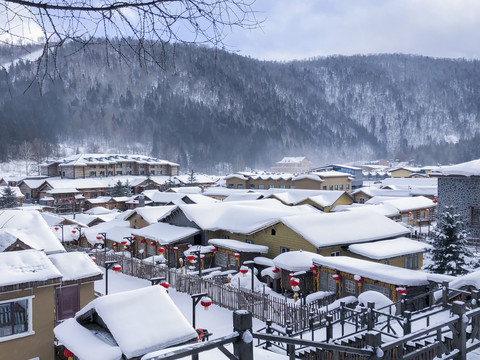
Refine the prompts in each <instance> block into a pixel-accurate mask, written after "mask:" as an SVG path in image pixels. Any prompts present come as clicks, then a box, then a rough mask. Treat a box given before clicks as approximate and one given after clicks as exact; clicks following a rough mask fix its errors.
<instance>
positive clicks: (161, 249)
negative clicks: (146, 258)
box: [157, 247, 165, 254]
mask: <svg viewBox="0 0 480 360" xmlns="http://www.w3.org/2000/svg"><path fill="white" fill-rule="evenodd" d="M157 251H158V252H159V253H160V254H163V253H164V252H165V248H164V247H159V248H158V249H157Z"/></svg>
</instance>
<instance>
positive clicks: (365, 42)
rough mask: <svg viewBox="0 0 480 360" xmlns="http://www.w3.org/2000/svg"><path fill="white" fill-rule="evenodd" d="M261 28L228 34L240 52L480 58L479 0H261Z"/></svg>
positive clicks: (269, 56)
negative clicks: (390, 54) (389, 54)
mask: <svg viewBox="0 0 480 360" xmlns="http://www.w3.org/2000/svg"><path fill="white" fill-rule="evenodd" d="M254 9H255V10H256V11H258V12H259V14H258V17H259V18H262V17H263V18H264V19H265V21H264V23H263V24H262V26H261V29H257V30H242V29H235V30H234V33H233V34H230V35H229V36H228V38H227V39H226V43H227V45H229V49H231V50H234V51H237V52H238V53H239V54H240V55H248V56H251V57H254V58H259V59H266V60H291V59H302V58H308V57H313V56H326V55H334V54H342V55H352V54H372V53H407V54H419V55H428V56H434V57H451V58H458V57H464V58H469V59H472V58H480V39H479V35H480V1H479V0H295V1H292V0H257V1H256V3H255V5H254Z"/></svg>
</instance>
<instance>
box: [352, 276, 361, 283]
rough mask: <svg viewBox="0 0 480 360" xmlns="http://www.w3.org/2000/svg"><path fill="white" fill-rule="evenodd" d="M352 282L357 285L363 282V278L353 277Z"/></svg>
mask: <svg viewBox="0 0 480 360" xmlns="http://www.w3.org/2000/svg"><path fill="white" fill-rule="evenodd" d="M353 280H355V282H356V283H357V284H360V283H361V282H363V278H362V277H361V276H360V275H354V276H353Z"/></svg>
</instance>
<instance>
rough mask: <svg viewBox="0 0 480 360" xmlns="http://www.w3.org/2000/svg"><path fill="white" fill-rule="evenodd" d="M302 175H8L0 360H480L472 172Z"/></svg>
mask: <svg viewBox="0 0 480 360" xmlns="http://www.w3.org/2000/svg"><path fill="white" fill-rule="evenodd" d="M310 166H311V164H310V163H309V161H308V159H307V158H305V157H285V158H283V159H281V160H279V161H278V162H277V163H276V164H274V165H273V164H272V169H269V170H272V171H264V172H237V173H232V174H228V175H226V176H211V175H203V174H196V173H194V172H191V173H189V174H185V175H179V173H180V171H179V164H176V163H173V162H170V161H166V160H161V159H158V158H153V157H148V156H141V155H127V154H78V155H72V156H69V157H66V158H61V159H57V160H52V161H48V162H45V163H43V164H41V165H40V169H39V170H40V171H39V172H40V175H35V176H22V175H17V176H5V177H2V178H1V180H0V186H1V188H0V192H1V194H2V196H1V197H0V204H1V207H2V209H1V210H0V273H1V277H0V320H1V329H2V331H1V337H0V354H2V355H0V358H2V359H3V358H5V359H7V358H8V359H82V360H96V359H98V360H120V359H142V360H157V359H180V358H190V357H191V358H193V359H225V358H227V359H241V360H242V359H290V360H293V359H305V360H310V359H330V358H332V359H333V358H335V359H343V358H345V359H434V358H442V359H443V358H445V359H466V358H469V359H475V358H476V357H477V356H480V351H478V350H477V351H475V349H477V347H479V346H480V341H479V336H480V333H479V331H478V330H479V323H480V317H479V316H480V309H478V307H477V306H478V305H477V300H478V294H479V289H480V269H477V268H478V267H479V266H480V264H479V260H478V256H477V250H478V245H479V242H478V239H479V236H480V232H479V227H478V226H479V219H480V206H479V205H480V204H479V203H478V194H479V189H480V180H479V179H480V160H473V161H470V162H466V163H460V164H456V165H449V166H432V167H423V168H415V167H411V166H406V165H403V166H397V167H388V166H386V165H380V164H379V163H376V164H373V163H372V164H369V165H357V166H352V165H342V164H332V165H327V166H323V167H321V168H311V167H310ZM127 169H128V170H127ZM287 169H290V171H291V172H290V173H289V172H286V171H287ZM282 170H283V171H282Z"/></svg>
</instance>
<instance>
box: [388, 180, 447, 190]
mask: <svg viewBox="0 0 480 360" xmlns="http://www.w3.org/2000/svg"><path fill="white" fill-rule="evenodd" d="M381 184H382V186H385V185H395V186H401V187H407V188H408V187H411V188H415V187H431V186H433V187H435V186H437V184H438V179H437V178H385V179H383V180H381Z"/></svg>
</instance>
